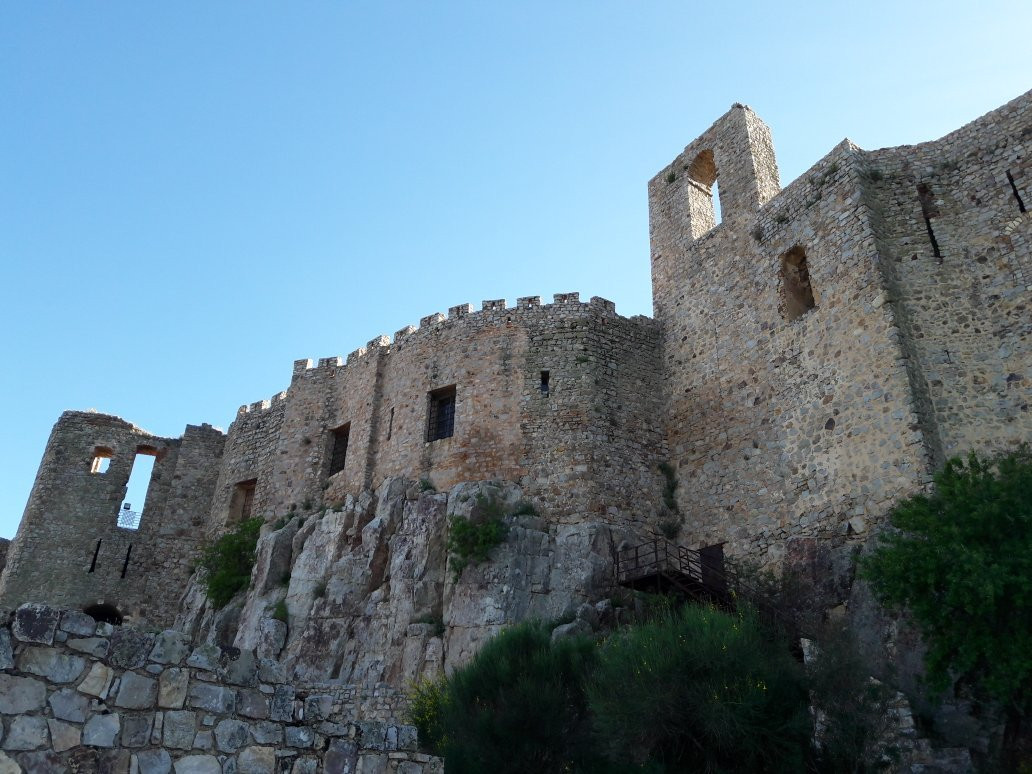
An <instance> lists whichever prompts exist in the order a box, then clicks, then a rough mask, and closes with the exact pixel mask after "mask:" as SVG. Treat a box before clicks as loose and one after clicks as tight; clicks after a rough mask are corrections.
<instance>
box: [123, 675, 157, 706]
mask: <svg viewBox="0 0 1032 774" xmlns="http://www.w3.org/2000/svg"><path fill="white" fill-rule="evenodd" d="M157 698H158V681H157V680H155V679H154V678H152V677H143V676H142V675H138V674H136V673H135V672H126V673H125V674H123V675H122V680H121V682H120V683H119V685H118V694H117V695H116V696H115V706H116V707H125V708H126V709H148V708H150V707H153V706H154V702H155V701H156V700H157Z"/></svg>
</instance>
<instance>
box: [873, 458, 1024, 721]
mask: <svg viewBox="0 0 1032 774" xmlns="http://www.w3.org/2000/svg"><path fill="white" fill-rule="evenodd" d="M890 520H891V523H892V526H894V527H896V528H897V529H898V530H899V531H898V532H890V533H887V534H884V535H882V536H881V544H880V545H879V547H878V548H877V549H876V550H875V551H874V552H873V553H872V554H871V555H869V556H868V557H866V558H865V559H864V560H862V563H861V571H862V574H863V576H864V577H866V578H867V579H868V580H870V581H871V584H872V585H873V587H874V591H875V594H876V595H877V596H878V598H879V599H880V600H881V601H882V602H884V603H886V604H889V605H893V606H897V607H906V608H907V609H908V610H909V611H910V613H911V615H912V616H913V618H914V621H915V622H916V623H917V626H918V627H919V628H920V630H921V634H922V636H923V637H924V639H925V642H926V644H927V646H928V652H927V656H926V660H925V666H926V668H927V678H928V680H929V682H930V683H931V685H932V686H933V687H935V688H940V689H941V688H945V687H947V686H948V685H949V684H950V683H951V675H954V676H958V677H960V678H961V679H963V680H965V681H967V682H969V683H971V684H976V685H979V686H981V687H982V688H983V689H984V690H985V691H986V692H987V693H988V694H989V696H991V697H992V698H994V699H996V700H998V701H1000V702H1002V703H1003V704H1009V705H1011V706H1013V707H1014V708H1015V709H1018V710H1020V711H1022V712H1025V711H1028V710H1032V571H1030V568H1032V453H1030V451H1029V449H1028V447H1024V448H1022V449H1021V450H1019V451H1017V452H1013V453H1011V454H1007V455H1003V456H1000V457H997V458H995V459H991V460H983V459H979V458H978V457H976V456H975V455H974V454H971V455H970V456H969V457H968V461H967V463H964V462H962V461H961V460H960V459H952V460H950V461H949V462H947V463H946V467H945V468H944V469H943V470H942V472H940V473H938V474H937V475H936V476H935V491H934V492H933V493H932V494H930V495H917V496H915V497H912V498H910V499H909V500H907V501H905V502H903V503H901V504H900V505H899V506H897V507H896V509H895V510H894V511H893V513H892V514H891V517H890Z"/></svg>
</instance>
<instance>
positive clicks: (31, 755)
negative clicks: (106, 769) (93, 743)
mask: <svg viewBox="0 0 1032 774" xmlns="http://www.w3.org/2000/svg"><path fill="white" fill-rule="evenodd" d="M89 753H90V755H89V758H90V759H91V760H89V761H87V763H86V766H80V767H78V771H96V770H97V767H96V766H91V764H92V763H93V762H94V761H95V760H96V759H97V753H96V751H95V750H90V751H89ZM68 756H69V758H70V759H71V761H72V762H73V763H74V764H78V763H79V760H80V759H82V758H83V757H86V756H84V755H83V752H82V751H80V750H72V751H71V752H70V753H68ZM14 757H15V758H16V759H17V762H18V763H20V764H21V768H20V769H16V771H20V772H23V773H24V774H69V772H70V769H69V768H68V767H67V766H65V764H64V761H62V760H61V758H62V757H64V756H62V755H59V754H58V753H55V752H53V751H52V750H35V751H33V752H22V753H17V754H16V755H15V756H14Z"/></svg>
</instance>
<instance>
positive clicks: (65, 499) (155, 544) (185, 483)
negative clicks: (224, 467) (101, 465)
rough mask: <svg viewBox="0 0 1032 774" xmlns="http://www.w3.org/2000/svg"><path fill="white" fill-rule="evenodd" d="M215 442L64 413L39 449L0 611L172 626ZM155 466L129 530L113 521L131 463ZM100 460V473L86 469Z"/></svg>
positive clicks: (192, 432) (206, 504)
mask: <svg viewBox="0 0 1032 774" xmlns="http://www.w3.org/2000/svg"><path fill="white" fill-rule="evenodd" d="M223 440H224V436H223V435H222V433H221V432H220V431H218V430H215V429H214V428H212V427H211V426H209V425H202V426H200V427H197V426H188V427H187V429H186V432H185V433H184V434H183V437H182V438H159V437H157V436H153V435H151V434H149V433H147V432H145V431H144V430H141V429H140V428H138V427H136V426H134V425H132V424H130V423H128V422H126V421H124V420H121V419H119V418H117V417H111V416H106V415H103V414H96V413H90V412H77V411H68V412H65V413H64V414H63V415H62V416H61V418H60V419H59V420H58V422H57V424H56V425H55V426H54V430H53V432H52V433H51V436H50V439H49V441H48V443H47V447H46V451H45V452H44V455H43V460H42V462H41V463H40V468H39V473H38V474H37V476H36V482H35V485H34V486H33V488H32V492H31V494H30V495H29V502H28V504H27V506H26V508H25V514H24V516H23V518H22V521H21V524H20V525H19V527H18V534H17V536H16V537H15V540H14V542H13V543H12V545H11V549H10V552H9V556H8V558H7V566H6V568H5V570H4V573H3V577H2V580H0V605H3V606H7V607H14V606H16V605H18V604H21V603H22V602H26V601H33V602H46V603H49V604H54V605H61V606H68V607H76V608H79V609H83V608H85V607H88V606H90V605H93V604H106V605H110V606H113V607H115V608H117V610H118V611H119V612H120V613H122V614H124V615H132V616H137V617H140V618H144V619H146V620H148V621H150V622H151V623H153V624H155V625H158V626H166V625H169V624H171V622H172V620H173V619H174V618H175V614H176V608H177V603H178V594H179V590H181V589H182V587H183V586H185V583H186V580H187V579H188V578H189V577H190V573H191V572H192V566H191V565H192V564H193V562H194V561H195V558H196V554H197V550H198V541H199V540H200V538H201V537H203V530H204V527H205V525H206V524H207V519H208V514H209V510H210V507H211V498H212V494H213V491H214V485H215V479H216V475H217V471H218V464H219V459H220V457H221V454H222V444H223ZM141 452H143V453H151V454H153V455H154V456H155V462H154V468H153V472H152V474H151V479H150V485H149V488H148V490H147V499H146V501H145V503H143V504H142V505H143V511H142V518H141V520H140V523H139V527H138V528H137V529H126V528H122V527H119V526H118V513H119V509H120V506H121V504H122V501H123V499H124V498H125V494H126V487H127V483H128V481H129V474H130V471H131V470H132V467H133V461H134V459H135V458H136V456H137V454H138V453H141ZM98 455H104V459H107V460H108V461H109V466H108V468H107V470H106V471H105V472H99V471H95V470H94V469H93V462H94V459H95V458H96V457H97V456H98Z"/></svg>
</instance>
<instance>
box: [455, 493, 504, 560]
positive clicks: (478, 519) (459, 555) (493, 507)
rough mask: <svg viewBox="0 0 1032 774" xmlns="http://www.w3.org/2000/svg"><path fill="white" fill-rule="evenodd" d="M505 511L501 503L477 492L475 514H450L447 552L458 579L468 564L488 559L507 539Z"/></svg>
mask: <svg viewBox="0 0 1032 774" xmlns="http://www.w3.org/2000/svg"><path fill="white" fill-rule="evenodd" d="M503 512H504V509H503V506H502V504H501V503H499V502H497V501H496V500H493V499H490V498H488V497H485V496H484V495H478V496H477V505H476V508H475V509H474V514H475V517H471V518H469V519H466V518H463V517H461V516H450V517H449V522H450V525H449V528H448V553H449V554H451V559H450V561H451V568H452V574H453V576H454V577H455V579H456V580H458V578H459V576H460V575H462V571H463V570H465V569H466V567H468V566H469V565H471V564H479V563H480V562H485V561H487V558H488V556H489V555H490V553H491V550H492V549H493V548H495V546H498V545H501V544H502V542H504V541H505V536H506V535H507V534H508V532H509V528H508V526H507V525H506V523H505V520H504V518H503Z"/></svg>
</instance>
